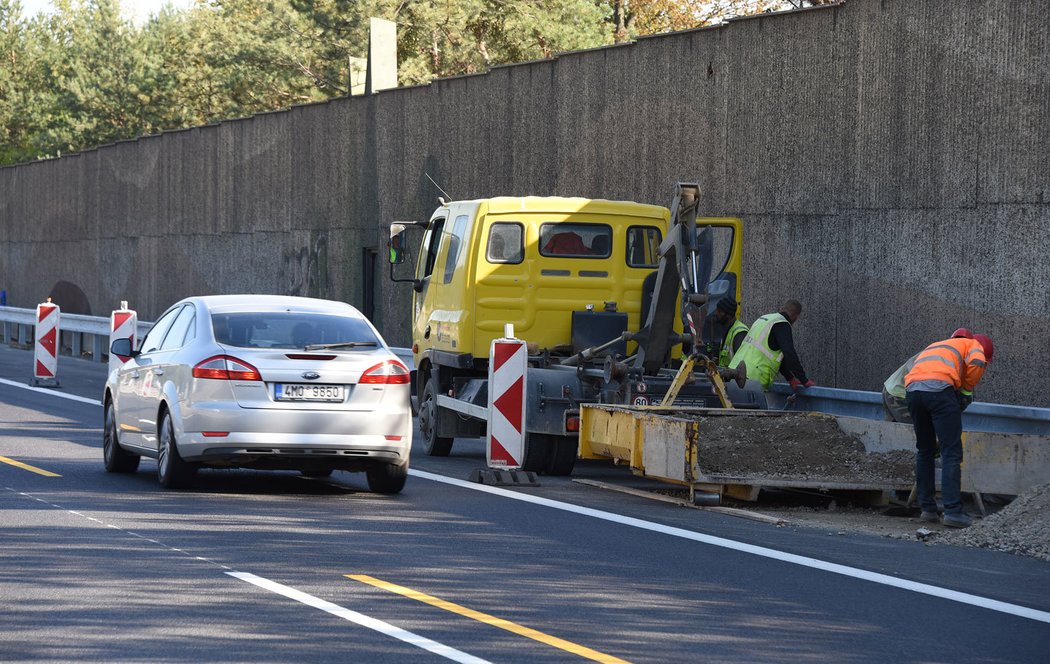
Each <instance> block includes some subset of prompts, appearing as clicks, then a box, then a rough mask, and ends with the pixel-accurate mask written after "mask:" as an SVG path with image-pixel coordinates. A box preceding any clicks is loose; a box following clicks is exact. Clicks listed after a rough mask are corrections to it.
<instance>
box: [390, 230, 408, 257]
mask: <svg viewBox="0 0 1050 664" xmlns="http://www.w3.org/2000/svg"><path fill="white" fill-rule="evenodd" d="M387 246H388V247H389V248H390V264H391V265H400V264H401V263H404V262H405V258H406V253H405V230H404V227H402V228H401V230H399V231H396V232H395V230H394V228H393V227H391V228H390V240H389V241H388V242H387Z"/></svg>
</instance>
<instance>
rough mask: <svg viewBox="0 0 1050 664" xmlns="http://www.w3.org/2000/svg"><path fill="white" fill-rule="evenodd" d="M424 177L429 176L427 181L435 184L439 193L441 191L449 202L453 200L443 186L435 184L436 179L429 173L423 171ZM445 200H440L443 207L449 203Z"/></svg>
mask: <svg viewBox="0 0 1050 664" xmlns="http://www.w3.org/2000/svg"><path fill="white" fill-rule="evenodd" d="M423 175H425V176H427V179H428V180H430V181H431V182H432V183H433V184H434V186H435V187H437V189H438V191H440V192H441V193H443V194H445V198H447V199H448V200H452V197H451V196H449V195H448V192H447V191H445V190H444V189H442V188H441V185H439V184H438V183H437V182H434V178H432V177H430V173H427V172H426V171H423ZM445 198H439V199H438V200H440V201H441V204H442V205H444V204H445V203H446V202H447V201H446V200H445Z"/></svg>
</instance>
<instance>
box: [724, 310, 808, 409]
mask: <svg viewBox="0 0 1050 664" xmlns="http://www.w3.org/2000/svg"><path fill="white" fill-rule="evenodd" d="M801 315H802V304H801V303H800V302H799V301H798V300H788V301H787V302H785V303H784V306H782V307H780V311H779V312H777V313H775V314H766V315H765V316H762V317H760V318H759V319H758V320H756V321H755V322H754V323H752V325H751V329H750V330H749V331H748V333H747V336H746V337H744V342H743V343H742V344H740V350H738V351H737V352H736V354H735V355H733V359H732V360H730V361H729V368H730V369H735V368H737V366H739V365H740V363H744V364H745V365H746V366H747V377H748V379H753V380H757V381H758V382H759V383H761V384H762V389H764V390H768V389H769V386H770V385H772V384H773V379H774V378H775V377H776V375H777V372H778V371H779V372H780V374H781V375H782V376H784V378H785V379H786V380H787V382H788V384H789V385H791V389H792V390H797V389H798V388H799V387H813V385H815V383H814V382H813V381H812V380H810V379H809V378H807V377H806V371H805V369H803V368H802V362H801V361H800V360H799V359H798V353H797V352H795V340H794V337H793V336H792V334H791V326H792V325H794V324H795V323H796V322H797V321H798V319H799V316H801Z"/></svg>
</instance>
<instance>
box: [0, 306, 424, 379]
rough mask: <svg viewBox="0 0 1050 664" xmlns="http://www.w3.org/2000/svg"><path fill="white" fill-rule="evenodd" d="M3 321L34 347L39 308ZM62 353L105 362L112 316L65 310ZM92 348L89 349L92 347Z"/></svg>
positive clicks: (141, 326) (407, 357)
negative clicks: (74, 312) (66, 311)
mask: <svg viewBox="0 0 1050 664" xmlns="http://www.w3.org/2000/svg"><path fill="white" fill-rule="evenodd" d="M0 323H2V327H3V342H4V343H5V344H11V343H12V342H14V343H17V344H18V345H20V346H24V347H26V348H32V346H33V328H34V327H35V326H36V309H20V308H18V307H0ZM58 327H59V336H60V340H59V354H63V355H71V356H73V357H86V356H90V357H91V359H92V360H94V361H95V362H104V361H106V360H107V359H108V357H109V334H110V320H109V316H84V315H81V314H67V313H63V314H62V317H61V319H60V321H59V326H58ZM151 327H153V323H152V322H147V321H141V320H140V321H139V322H138V326H137V328H136V330H135V335H136V338H138V339H141V338H142V337H144V336H145V335H146V333H147V332H149V329H150V328H151ZM88 349H89V350H88ZM390 350H392V351H394V354H395V355H397V356H398V358H400V359H401V361H402V362H404V363H405V365H406V366H407V367H408V368H409V369H411V370H413V371H414V370H415V362H414V361H413V358H412V350H411V349H409V348H391V349H390Z"/></svg>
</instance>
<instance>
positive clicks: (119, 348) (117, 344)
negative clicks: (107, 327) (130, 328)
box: [109, 337, 138, 357]
mask: <svg viewBox="0 0 1050 664" xmlns="http://www.w3.org/2000/svg"><path fill="white" fill-rule="evenodd" d="M109 352H110V353H111V354H113V355H120V356H122V357H135V356H136V355H138V353H137V352H136V351H135V350H134V349H133V348H132V347H131V339H129V338H127V337H121V338H120V339H114V340H113V343H112V344H110V347H109Z"/></svg>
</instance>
